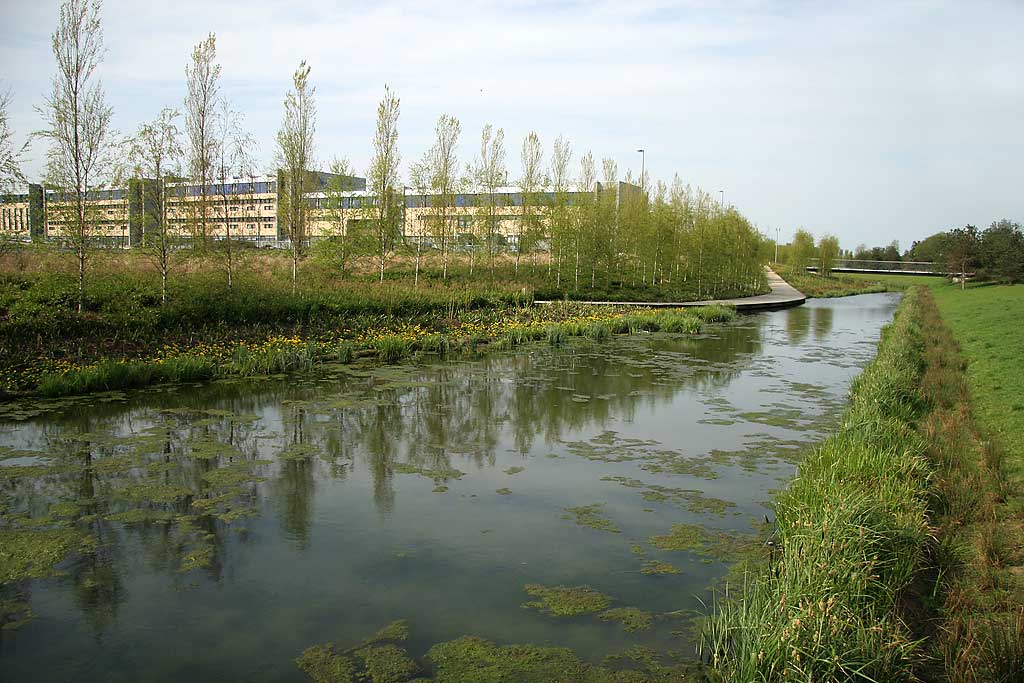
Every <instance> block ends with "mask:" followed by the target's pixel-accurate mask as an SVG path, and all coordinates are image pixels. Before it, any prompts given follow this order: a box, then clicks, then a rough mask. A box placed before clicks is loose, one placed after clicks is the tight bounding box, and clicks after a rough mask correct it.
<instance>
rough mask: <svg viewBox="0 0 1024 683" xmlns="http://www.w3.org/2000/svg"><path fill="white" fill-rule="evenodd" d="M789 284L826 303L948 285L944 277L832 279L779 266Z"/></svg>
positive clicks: (861, 275)
mask: <svg viewBox="0 0 1024 683" xmlns="http://www.w3.org/2000/svg"><path fill="white" fill-rule="evenodd" d="M776 272H777V273H778V274H779V275H780V276H781V277H782V278H783V279H784V280H785V281H786V282H788V283H789V284H791V285H793V286H794V287H796V288H797V289H799V290H800V291H801V292H803V293H804V294H806V295H807V296H808V297H811V298H814V299H827V298H832V297H840V296H854V295H856V294H872V293H876V292H896V291H903V290H906V289H910V288H911V287H917V286H919V285H920V286H925V287H935V286H942V285H945V284H947V283H948V281H947V280H946V278H944V277H932V276H927V275H877V274H873V273H832V275H830V276H829V277H824V276H822V275H818V274H817V273H811V272H808V271H796V270H793V269H792V268H787V267H784V266H780V267H779V269H778V270H777V271H776Z"/></svg>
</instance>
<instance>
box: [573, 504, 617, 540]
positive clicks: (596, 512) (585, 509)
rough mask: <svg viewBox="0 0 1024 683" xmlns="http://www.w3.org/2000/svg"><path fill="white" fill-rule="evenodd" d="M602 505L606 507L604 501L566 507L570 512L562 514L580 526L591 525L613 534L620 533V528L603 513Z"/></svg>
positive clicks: (592, 527) (593, 527)
mask: <svg viewBox="0 0 1024 683" xmlns="http://www.w3.org/2000/svg"><path fill="white" fill-rule="evenodd" d="M602 507H604V503H594V504H592V505H580V506H578V507H571V508H565V511H566V512H568V513H569V514H568V515H562V518H563V519H572V520H574V521H575V522H576V523H577V524H579V525H580V526H585V527H590V528H591V529H597V530H598V531H608V532H611V533H613V534H617V533H619V528H618V527H617V526H615V524H614V523H613V522H612V521H611V520H610V519H608V518H606V517H604V516H603V515H602V514H601V508H602Z"/></svg>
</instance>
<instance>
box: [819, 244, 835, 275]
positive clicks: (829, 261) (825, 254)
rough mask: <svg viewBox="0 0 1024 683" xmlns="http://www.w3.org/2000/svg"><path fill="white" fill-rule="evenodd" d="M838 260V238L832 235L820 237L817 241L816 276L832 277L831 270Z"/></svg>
mask: <svg viewBox="0 0 1024 683" xmlns="http://www.w3.org/2000/svg"><path fill="white" fill-rule="evenodd" d="M837 258H839V238H838V237H836V236H834V235H822V236H821V237H820V238H819V239H818V274H819V275H823V276H824V277H832V269H833V268H834V267H835V265H836V259H837Z"/></svg>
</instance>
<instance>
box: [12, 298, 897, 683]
mask: <svg viewBox="0 0 1024 683" xmlns="http://www.w3.org/2000/svg"><path fill="white" fill-rule="evenodd" d="M897 301H898V297H897V296H896V295H892V294H874V295H864V296H857V297H850V298H846V299H833V300H812V301H810V302H808V304H806V305H805V306H801V307H799V308H794V309H789V310H785V311H776V312H770V313H761V314H756V315H749V316H741V317H740V318H739V319H738V320H737V321H736V322H733V323H728V324H724V325H711V326H708V327H707V329H706V330H705V333H703V334H701V335H697V336H685V335H668V334H649V335H637V336H617V337H612V338H611V339H610V340H606V341H587V340H583V339H573V340H571V341H570V342H569V343H567V344H565V345H564V346H561V347H557V348H555V347H551V346H548V345H545V344H541V343H538V344H534V345H527V346H524V347H520V348H518V349H516V350H514V351H509V352H495V353H488V354H487V355H485V356H482V357H481V358H478V359H472V360H456V361H442V360H437V359H433V360H432V359H427V360H421V361H420V362H418V363H410V364H408V365H402V366H387V367H379V366H374V365H372V364H361V363H356V364H353V365H347V366H343V365H338V366H331V367H328V368H327V369H326V371H325V372H322V373H318V374H316V375H310V376H298V377H263V378H255V379H245V380H241V379H238V380H224V381H218V382H214V383H209V384H203V385H195V386H179V387H155V388H152V389H150V390H146V391H140V392H131V393H120V392H112V393H108V394H102V395H95V396H90V397H88V398H75V399H63V400H57V401H49V402H39V403H35V404H28V403H18V404H8V405H5V406H2V407H0V512H2V514H3V523H2V524H0V538H3V539H4V545H5V546H6V548H2V549H0V553H4V554H5V556H4V557H3V558H2V562H0V565H6V569H5V570H4V572H5V574H6V576H3V575H0V580H7V579H9V578H11V577H15V576H16V577H21V576H24V575H26V574H27V575H35V576H36V578H32V579H28V580H20V581H8V583H7V584H5V585H4V587H3V588H2V593H0V603H2V606H3V607H2V610H0V619H3V620H6V621H7V622H8V624H7V625H8V628H6V629H5V630H4V631H2V634H0V678H2V679H3V680H5V681H6V680H10V681H20V680H32V681H66V680H79V681H93V680H95V681H99V680H102V681H134V680H140V679H142V680H153V681H179V680H190V681H217V680H235V679H243V678H245V679H249V680H295V681H301V680H304V679H305V677H304V675H303V674H302V672H301V671H299V669H298V668H297V667H296V665H295V663H294V659H295V658H296V657H297V656H298V655H299V654H300V653H301V652H302V651H303V650H304V649H305V648H307V647H309V646H311V645H314V644H318V643H323V642H326V641H331V642H334V643H337V644H338V645H339V646H340V648H342V649H343V648H346V647H349V646H354V645H357V644H359V643H360V642H361V641H363V640H364V639H366V638H367V637H368V636H370V635H371V634H373V633H374V632H375V631H377V630H378V629H380V628H381V627H383V626H385V625H386V624H389V623H391V622H394V621H395V620H399V619H401V620H405V621H406V623H407V625H408V628H409V633H410V635H409V638H408V640H407V641H406V642H405V643H404V647H406V648H407V650H408V652H409V654H410V655H411V656H412V657H414V658H417V659H420V658H421V657H422V655H423V654H424V653H425V652H426V650H427V649H428V648H429V647H430V646H432V645H434V644H436V643H438V642H442V641H447V640H451V639H454V638H457V637H459V636H463V635H467V634H472V635H476V636H480V637H482V638H486V639H488V640H491V641H494V642H497V643H499V644H508V643H524V642H528V643H536V644H542V645H556V646H563V647H568V648H571V649H572V650H573V651H575V652H576V653H577V654H578V655H579V656H580V657H581V658H582V659H583V660H585V661H588V662H594V663H600V662H601V661H602V658H603V657H605V656H606V655H609V654H613V653H617V652H622V651H624V650H626V649H628V648H633V647H635V646H645V647H649V648H652V649H653V650H655V651H657V652H660V653H668V652H675V653H681V654H680V655H679V656H681V657H684V658H685V657H690V658H692V657H693V656H694V655H693V652H694V644H695V642H696V640H695V635H694V617H696V616H699V615H700V614H701V613H703V612H705V611H706V607H705V605H709V604H710V603H711V601H712V598H713V591H715V590H721V589H722V588H723V587H724V586H725V584H726V582H728V581H730V580H735V578H736V576H738V572H737V569H736V567H737V562H742V561H743V559H744V558H747V557H756V556H757V554H758V553H759V552H762V549H763V542H764V539H765V537H766V536H767V534H769V533H770V530H771V527H770V524H765V520H766V519H767V520H769V521H770V520H771V519H772V516H773V514H772V506H771V499H772V496H773V493H774V492H775V491H777V490H778V489H780V488H781V487H783V486H784V485H785V483H786V482H787V481H788V480H789V479H790V478H791V477H792V476H793V475H794V472H795V471H796V463H797V461H798V458H799V454H800V451H801V449H802V448H804V447H806V446H807V445H808V444H811V443H813V442H815V441H817V440H818V439H820V438H821V437H822V436H823V435H824V434H825V433H826V432H827V431H828V430H829V429H830V428H831V427H833V426H834V425H835V424H836V421H837V420H838V418H839V416H840V414H841V412H842V410H843V406H844V402H845V397H846V394H847V392H848V390H849V386H850V382H851V380H852V379H853V378H854V377H855V376H856V375H857V373H858V372H859V371H860V369H861V368H863V367H864V366H865V365H866V364H867V363H868V362H869V361H870V360H871V358H872V357H873V355H874V351H875V345H876V343H877V341H878V337H879V333H880V330H881V328H882V327H883V326H884V325H885V324H886V323H887V322H888V321H889V320H890V319H891V317H892V314H893V311H894V309H895V306H896V303H897ZM65 553H68V554H69V557H68V559H66V560H65V561H63V562H61V563H59V564H58V565H57V566H56V567H55V568H54V570H53V571H47V570H46V568H45V566H44V565H45V562H43V559H44V558H46V557H48V556H54V555H56V556H63V554H65ZM580 586H587V587H589V588H590V589H592V591H584V592H583V597H585V598H597V600H596V603H597V607H596V608H594V609H593V610H592V611H587V612H584V613H581V614H574V615H571V616H559V615H558V614H557V613H558V612H559V611H560V610H562V608H563V607H565V605H564V604H563V602H562V601H563V600H570V601H572V600H575V599H579V598H580V592H579V591H576V592H572V591H570V592H569V593H568V594H566V593H562V592H559V591H558V590H554V591H552V590H550V589H552V588H557V587H580ZM594 592H596V593H594ZM597 593H599V594H600V595H599V596H598V595H597ZM618 608H635V609H627V610H623V609H618ZM608 610H614V611H612V612H611V613H609V612H608ZM22 622H23V623H22ZM427 673H429V671H428V672H427Z"/></svg>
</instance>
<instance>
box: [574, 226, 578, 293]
mask: <svg viewBox="0 0 1024 683" xmlns="http://www.w3.org/2000/svg"><path fill="white" fill-rule="evenodd" d="M574 277H575V284H574V286H573V291H576V292H578V291H580V241H579V238H577V239H576V271H575V275H574Z"/></svg>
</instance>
